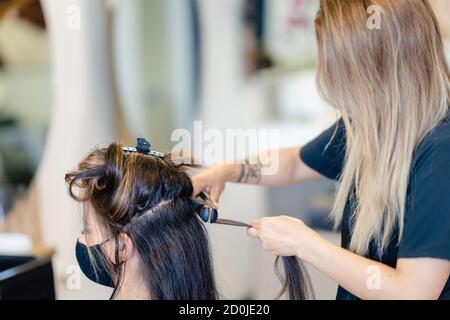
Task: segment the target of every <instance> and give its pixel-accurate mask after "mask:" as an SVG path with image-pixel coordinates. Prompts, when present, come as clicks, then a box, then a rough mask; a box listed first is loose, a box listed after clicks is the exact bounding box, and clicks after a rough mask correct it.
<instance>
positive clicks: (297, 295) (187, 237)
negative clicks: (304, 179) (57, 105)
mask: <svg viewBox="0 0 450 320" xmlns="http://www.w3.org/2000/svg"><path fill="white" fill-rule="evenodd" d="M189 167H191V165H186V164H184V163H178V164H177V163H176V161H173V160H172V159H171V157H170V155H166V156H165V157H164V159H161V158H159V157H155V156H149V155H143V154H140V153H130V152H125V151H123V149H122V146H121V144H119V143H112V144H111V145H109V147H108V148H103V149H96V150H94V151H92V152H91V153H90V154H89V155H88V156H87V157H86V158H85V159H83V160H82V161H81V162H80V164H79V166H78V169H77V170H76V171H73V172H70V173H68V174H67V175H66V182H67V183H68V185H69V193H70V195H71V197H72V198H74V199H75V200H77V201H79V202H84V203H86V202H88V203H89V204H90V205H91V206H92V208H93V209H94V211H95V214H97V215H98V216H99V217H100V218H101V220H102V221H103V222H104V224H105V225H106V228H107V230H108V232H109V233H110V235H111V238H114V239H115V243H116V261H118V245H117V244H118V239H119V235H120V234H121V233H126V234H127V235H128V236H129V237H130V239H131V240H132V241H133V244H134V246H135V247H136V249H137V251H138V254H139V257H140V259H141V263H142V266H143V268H142V270H143V273H144V279H145V280H146V282H147V286H148V290H149V292H150V296H151V298H152V299H175V300H185V299H189V300H191V299H192V300H198V299H199V300H208V299H218V298H219V295H218V293H217V289H216V284H215V280H214V270H213V265H212V259H211V253H210V252H211V250H210V245H209V239H208V236H207V233H206V230H205V227H204V223H203V222H202V221H201V220H200V219H199V217H198V211H199V208H198V202H197V201H193V199H192V193H193V187H192V181H191V179H190V176H189V175H188V173H187V172H186V169H187V168H189ZM195 202H196V204H195ZM228 221H229V220H228ZM218 222H220V221H218ZM236 223H237V224H239V223H238V222H236ZM283 259H284V260H283V262H284V266H285V273H286V277H285V278H283V277H282V281H283V282H284V286H283V290H282V292H281V294H282V293H284V292H285V291H286V290H288V289H289V296H290V298H291V299H304V298H307V297H308V290H309V289H308V288H309V286H310V284H309V279H308V277H307V275H306V274H305V273H304V272H303V270H302V266H301V264H299V262H298V261H297V259H295V258H293V257H289V258H283ZM103 260H104V261H103V263H104V264H105V267H106V268H107V270H110V272H111V276H112V277H113V279H115V283H116V288H115V292H114V294H113V296H114V295H115V293H116V292H117V291H118V290H119V288H120V284H121V279H122V277H123V275H122V268H118V267H117V266H116V265H114V264H113V263H111V262H110V261H109V260H108V259H103Z"/></svg>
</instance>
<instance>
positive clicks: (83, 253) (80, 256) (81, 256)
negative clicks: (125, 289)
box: [75, 240, 115, 288]
mask: <svg viewBox="0 0 450 320" xmlns="http://www.w3.org/2000/svg"><path fill="white" fill-rule="evenodd" d="M107 241H108V240H107ZM105 242H106V241H105ZM105 242H102V243H101V244H97V245H94V246H90V247H89V250H90V251H91V255H92V257H93V259H94V260H95V264H96V267H97V268H95V269H94V265H93V264H92V262H91V260H90V259H89V254H88V248H87V247H86V246H85V245H84V244H82V243H81V242H80V241H79V240H78V241H77V245H76V248H75V254H76V256H77V261H78V264H79V265H80V269H81V271H82V272H83V273H84V275H85V276H86V277H88V279H89V280H91V281H94V282H96V283H98V284H101V285H103V286H107V287H111V288H114V287H115V283H114V281H113V279H112V278H111V275H110V274H109V271H108V270H107V269H106V268H105V267H104V265H103V263H102V257H103V252H102V249H101V245H102V244H103V243H105Z"/></svg>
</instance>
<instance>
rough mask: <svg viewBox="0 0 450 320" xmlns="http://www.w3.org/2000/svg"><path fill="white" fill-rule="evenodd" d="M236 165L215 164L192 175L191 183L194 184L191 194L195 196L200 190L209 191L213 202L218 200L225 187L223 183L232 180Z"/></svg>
mask: <svg viewBox="0 0 450 320" xmlns="http://www.w3.org/2000/svg"><path fill="white" fill-rule="evenodd" d="M235 167H236V166H234V165H228V164H224V165H215V166H212V167H210V168H209V169H208V170H206V171H203V172H201V173H199V174H197V175H195V176H193V177H192V184H193V186H194V192H193V196H194V197H195V196H197V195H198V194H199V193H200V192H202V191H205V192H207V193H209V195H210V199H211V200H212V201H214V202H216V203H217V202H219V198H220V195H221V194H222V192H223V190H224V189H225V183H226V182H228V181H233V178H234V175H236V173H235V171H236V168H235Z"/></svg>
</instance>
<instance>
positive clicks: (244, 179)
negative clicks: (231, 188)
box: [236, 158, 262, 184]
mask: <svg viewBox="0 0 450 320" xmlns="http://www.w3.org/2000/svg"><path fill="white" fill-rule="evenodd" d="M261 168H262V165H261V162H260V160H259V158H258V159H257V163H256V164H250V162H249V160H248V159H245V164H241V172H240V174H239V178H238V179H237V180H236V182H238V183H254V184H259V183H260V182H261Z"/></svg>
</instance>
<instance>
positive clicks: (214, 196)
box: [209, 184, 223, 203]
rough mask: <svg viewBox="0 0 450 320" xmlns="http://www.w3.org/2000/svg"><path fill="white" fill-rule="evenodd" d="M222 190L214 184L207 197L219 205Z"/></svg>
mask: <svg viewBox="0 0 450 320" xmlns="http://www.w3.org/2000/svg"><path fill="white" fill-rule="evenodd" d="M222 191H223V189H222V187H221V186H220V185H219V184H214V185H213V186H212V188H211V192H210V194H209V197H210V199H211V200H212V201H214V202H215V203H219V198H220V195H221V193H222Z"/></svg>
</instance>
